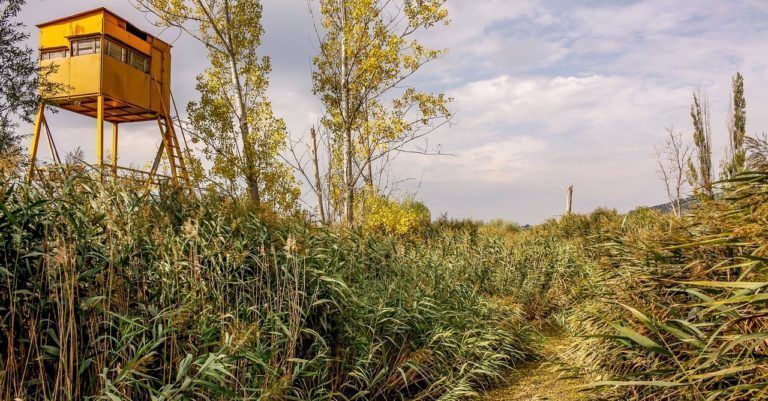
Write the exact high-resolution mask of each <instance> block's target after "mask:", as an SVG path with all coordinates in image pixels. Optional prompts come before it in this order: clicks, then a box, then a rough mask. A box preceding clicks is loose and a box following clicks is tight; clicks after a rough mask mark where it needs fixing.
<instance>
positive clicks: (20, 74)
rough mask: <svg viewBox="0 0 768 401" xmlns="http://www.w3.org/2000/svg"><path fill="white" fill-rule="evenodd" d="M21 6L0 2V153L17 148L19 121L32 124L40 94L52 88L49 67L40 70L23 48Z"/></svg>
mask: <svg viewBox="0 0 768 401" xmlns="http://www.w3.org/2000/svg"><path fill="white" fill-rule="evenodd" d="M24 3H25V2H24V0H0V82H2V85H0V153H6V152H9V151H12V150H14V149H18V145H19V141H20V139H21V138H22V137H23V135H21V134H19V132H18V130H17V129H18V124H19V122H20V121H26V122H32V117H33V116H34V114H35V110H36V109H37V107H38V106H39V105H40V93H45V92H47V91H53V90H55V89H56V88H55V86H54V85H52V84H50V83H48V82H47V81H46V80H45V77H46V76H47V75H48V74H49V73H50V68H48V69H41V68H40V66H39V64H38V62H37V60H36V58H35V56H34V52H33V50H32V49H29V48H27V47H25V46H23V42H24V40H26V39H27V37H28V36H29V35H28V34H26V33H24V31H23V28H24V24H22V23H21V22H18V21H16V17H17V15H18V13H19V11H21V7H22V6H23V5H24ZM39 89H40V91H38V90H39Z"/></svg>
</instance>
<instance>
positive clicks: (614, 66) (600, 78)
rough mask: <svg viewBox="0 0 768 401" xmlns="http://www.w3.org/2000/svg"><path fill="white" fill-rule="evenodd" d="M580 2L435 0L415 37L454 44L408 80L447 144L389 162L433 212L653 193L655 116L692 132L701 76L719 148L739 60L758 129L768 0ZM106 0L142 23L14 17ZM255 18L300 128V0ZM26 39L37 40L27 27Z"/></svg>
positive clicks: (52, 1) (189, 56)
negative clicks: (450, 118) (424, 98)
mask: <svg viewBox="0 0 768 401" xmlns="http://www.w3.org/2000/svg"><path fill="white" fill-rule="evenodd" d="M112 3H115V4H112ZM590 3H591V4H592V5H590V6H586V5H584V2H567V1H554V0H553V1H544V0H520V1H517V0H516V1H510V0H483V1H477V0H450V1H448V2H447V7H448V9H449V12H450V18H451V20H452V23H451V24H450V26H448V27H435V29H434V30H433V31H432V32H430V33H427V34H426V35H423V36H422V39H423V40H424V41H425V42H426V43H427V44H428V45H429V46H432V47H434V48H449V49H450V53H449V54H448V55H447V56H446V57H444V58H442V59H440V60H438V61H436V62H435V63H433V64H432V65H430V66H428V68H427V69H426V70H425V71H424V73H422V74H419V76H418V77H416V79H417V80H418V81H417V82H418V83H419V85H420V86H421V87H422V88H424V89H427V90H438V91H445V92H447V93H449V94H450V95H451V96H453V97H454V98H455V99H456V101H455V104H454V110H455V111H456V119H455V124H454V125H453V126H451V127H448V128H445V129H441V130H440V131H439V132H438V133H437V134H436V135H435V136H434V137H433V138H432V140H431V142H432V143H435V142H440V143H441V144H442V145H443V149H444V151H446V152H449V153H452V154H455V155H456V156H455V157H436V158H419V157H415V156H404V157H402V158H401V159H398V161H397V162H396V167H397V169H398V170H397V172H396V175H397V176H401V177H415V178H419V177H421V180H420V184H421V186H420V193H419V196H420V197H422V198H423V199H425V200H426V202H427V204H428V205H429V206H430V207H431V208H432V209H433V211H435V212H436V213H437V212H440V211H447V212H448V213H449V215H451V216H457V217H461V216H464V217H476V218H492V217H505V218H512V219H516V220H519V221H521V222H536V221H540V220H541V219H543V218H546V217H549V216H553V215H556V214H558V213H560V212H561V211H562V208H563V206H564V201H563V199H564V197H563V191H564V189H565V187H567V186H568V185H570V184H573V185H575V186H576V203H575V206H576V209H577V210H579V211H588V210H591V209H593V208H595V207H597V206H610V207H618V208H620V209H629V208H632V207H634V206H636V205H638V204H653V203H660V202H662V201H663V200H664V193H663V190H662V188H661V186H660V185H659V183H658V182H657V178H656V175H655V166H654V152H653V147H652V144H653V142H655V141H658V140H659V139H660V137H661V135H662V134H663V132H664V128H665V127H666V126H669V125H675V126H676V127H677V128H679V129H682V130H684V131H685V130H687V129H688V127H689V126H690V122H689V116H688V112H689V109H688V108H689V103H690V97H691V92H692V91H693V90H694V89H696V88H702V89H704V90H706V91H707V92H708V93H709V96H710V99H711V101H712V114H713V119H712V127H713V131H714V134H715V149H717V150H720V149H722V148H723V146H724V132H725V129H724V127H725V115H726V111H727V105H728V96H729V84H730V77H731V75H732V74H733V73H734V72H735V71H737V70H738V71H741V72H742V73H743V74H744V75H745V78H746V90H745V91H746V94H747V107H748V110H747V113H748V122H747V125H748V130H749V131H750V132H760V131H765V130H768V114H767V113H764V112H763V110H765V109H766V108H768V92H767V91H765V90H764V89H765V87H766V86H768V58H766V57H765V54H767V53H768V27H766V26H765V24H764V21H765V19H766V18H768V6H767V5H766V2H765V1H761V0H734V1H727V2H724V1H719V0H701V1H683V2H681V1H674V2H673V1H667V0H650V1H631V2H621V3H620V4H617V3H608V4H609V5H604V4H605V3H600V2H598V3H595V2H590ZM64 4H66V6H64ZM52 5H55V6H56V7H52ZM102 5H108V6H109V7H112V8H114V9H115V11H117V12H118V13H120V14H124V16H125V17H126V18H128V19H130V20H132V21H134V22H136V23H138V24H140V25H141V26H142V27H144V28H150V27H149V26H148V24H145V23H143V22H142V21H143V17H142V16H141V15H140V14H138V13H136V12H135V11H134V10H132V9H131V8H130V5H129V4H127V3H122V2H119V3H118V2H107V1H104V0H81V1H77V2H74V1H71V2H63V1H61V0H28V7H27V9H26V10H25V11H24V16H23V18H24V21H25V22H27V23H28V24H29V25H32V24H34V23H38V22H40V21H41V20H46V19H52V18H55V17H58V16H60V15H61V14H63V13H69V12H72V13H74V12H77V11H81V10H84V9H88V8H93V7H97V6H102ZM62 9H64V11H62ZM264 26H265V35H264V38H263V39H264V44H263V46H262V48H261V49H262V52H263V53H264V54H266V55H269V56H271V57H272V66H273V73H272V75H271V86H270V89H269V95H270V97H271V99H272V101H273V107H274V109H275V112H276V114H277V115H279V116H282V117H284V118H285V119H286V122H287V123H288V126H289V128H290V130H291V131H292V134H293V135H294V136H298V135H300V134H301V133H304V132H306V130H307V129H308V127H309V126H310V125H311V124H313V123H315V122H316V120H317V116H318V115H319V113H320V107H319V104H318V102H317V100H316V99H315V98H314V96H313V95H312V93H311V57H312V55H313V54H314V53H315V52H316V49H315V47H316V45H315V44H314V40H315V38H314V32H313V28H312V21H311V19H310V18H309V16H308V14H307V10H306V2H305V1H304V0H291V1H286V0H265V1H264ZM150 30H152V29H150ZM33 31H34V30H33ZM166 35H167V36H166V37H167V38H168V39H173V38H175V33H174V32H167V33H166ZM30 47H32V48H35V47H37V45H36V43H34V38H33V40H32V41H31V42H30ZM204 54H205V53H204V51H203V50H202V49H200V47H199V45H197V44H195V43H194V41H192V40H190V39H189V38H181V39H179V40H178V41H177V42H176V43H175V48H174V63H173V69H174V70H173V74H174V82H173V86H174V92H175V94H176V98H177V102H178V103H179V106H181V107H182V108H183V105H184V104H185V103H186V101H188V100H191V99H193V98H194V97H195V96H196V95H195V93H194V76H195V75H196V74H197V73H199V72H200V71H202V69H203V68H205V66H206V64H207V61H206V59H205V55H204ZM57 118H59V117H58V116H57ZM61 119H62V122H61V123H60V124H58V125H57V127H59V128H60V130H59V131H58V132H59V134H60V138H61V139H58V140H57V143H61V145H62V147H67V146H68V147H69V148H73V147H74V146H75V144H80V143H82V144H85V146H84V148H87V149H92V145H91V144H92V143H93V141H92V138H93V134H92V132H93V124H92V120H88V119H81V118H74V119H69V118H67V117H65V116H64V115H63V114H62V116H61ZM155 134H156V133H155V132H154V131H151V130H150V131H142V130H141V129H138V131H137V132H136V133H134V134H132V135H129V134H128V129H127V128H126V134H125V136H124V137H123V138H124V139H125V140H126V141H128V142H124V144H126V143H127V144H128V148H129V149H127V150H125V152H124V157H125V158H126V160H127V159H131V160H135V161H136V162H137V163H138V162H140V161H142V160H146V159H150V158H151V157H152V156H153V155H154V149H156V148H155V147H154V143H152V141H154V140H157V139H156V137H155V136H154V135H155ZM89 146H91V147H90V148H89ZM144 148H150V149H147V150H146V152H145V149H144ZM145 153H149V154H150V155H149V156H143V155H144V154H145Z"/></svg>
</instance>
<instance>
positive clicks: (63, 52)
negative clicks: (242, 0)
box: [40, 49, 67, 60]
mask: <svg viewBox="0 0 768 401" xmlns="http://www.w3.org/2000/svg"><path fill="white" fill-rule="evenodd" d="M64 57H67V49H56V50H43V51H41V52H40V59H41V60H52V59H55V58H64Z"/></svg>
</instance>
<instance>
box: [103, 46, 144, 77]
mask: <svg viewBox="0 0 768 401" xmlns="http://www.w3.org/2000/svg"><path fill="white" fill-rule="evenodd" d="M104 54H106V55H107V56H109V57H112V58H114V59H117V60H120V61H121V62H123V63H125V64H128V65H130V66H131V67H133V68H135V69H137V70H139V71H141V72H143V73H149V58H148V57H147V56H145V55H143V54H141V53H138V52H135V51H133V50H130V49H128V48H125V47H123V46H121V45H118V44H117V43H115V42H113V41H111V40H109V39H107V40H106V41H105V44H104Z"/></svg>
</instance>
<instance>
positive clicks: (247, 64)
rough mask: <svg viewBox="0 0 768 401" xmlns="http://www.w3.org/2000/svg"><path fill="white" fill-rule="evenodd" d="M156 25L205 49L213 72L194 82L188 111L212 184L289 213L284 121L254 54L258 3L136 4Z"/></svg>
mask: <svg viewBox="0 0 768 401" xmlns="http://www.w3.org/2000/svg"><path fill="white" fill-rule="evenodd" d="M138 2H139V3H140V4H141V5H142V6H144V7H145V8H147V9H148V10H150V11H152V12H153V13H154V14H155V15H157V16H158V17H159V18H160V20H161V21H162V23H164V24H166V25H171V26H177V27H179V28H181V29H183V30H184V31H186V32H187V33H189V34H190V35H192V36H193V37H194V38H196V39H197V40H199V41H200V42H201V43H203V44H204V45H205V47H206V48H207V49H208V58H209V59H210V62H211V66H210V67H209V68H208V69H207V70H206V71H205V72H204V73H203V74H201V75H199V76H198V77H197V90H198V91H199V92H200V100H198V101H195V102H190V104H189V105H188V107H187V111H188V114H189V117H190V121H191V123H192V126H193V131H194V132H193V134H192V137H193V142H197V143H202V144H203V145H204V147H203V153H204V155H205V156H206V158H207V159H208V160H209V161H211V162H212V164H213V168H212V170H211V173H212V175H213V177H212V178H214V179H218V180H219V184H220V186H222V187H224V188H225V189H227V190H229V191H236V190H237V188H238V183H239V182H244V183H245V186H246V189H247V194H248V196H249V198H250V199H251V200H252V201H253V202H254V203H256V204H258V205H260V204H262V203H264V204H267V205H269V206H271V207H273V208H276V209H283V210H287V209H290V208H293V207H294V206H295V204H296V200H297V198H298V194H299V193H298V189H297V186H296V183H295V179H294V178H293V175H292V173H291V171H290V168H289V167H288V166H287V165H286V164H285V163H283V162H282V160H281V159H280V152H281V151H282V150H283V149H284V148H285V146H286V138H287V135H288V134H287V130H286V126H285V122H284V121H283V120H282V119H280V118H277V117H276V116H275V115H274V113H273V112H272V104H271V102H270V101H269V99H268V98H267V95H266V91H267V87H268V85H269V79H268V74H269V72H270V71H271V66H270V60H269V58H268V57H266V56H262V55H260V54H259V52H258V48H259V46H260V45H261V35H262V34H263V32H264V29H263V27H262V25H261V18H262V5H261V2H260V1H258V0H138Z"/></svg>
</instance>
